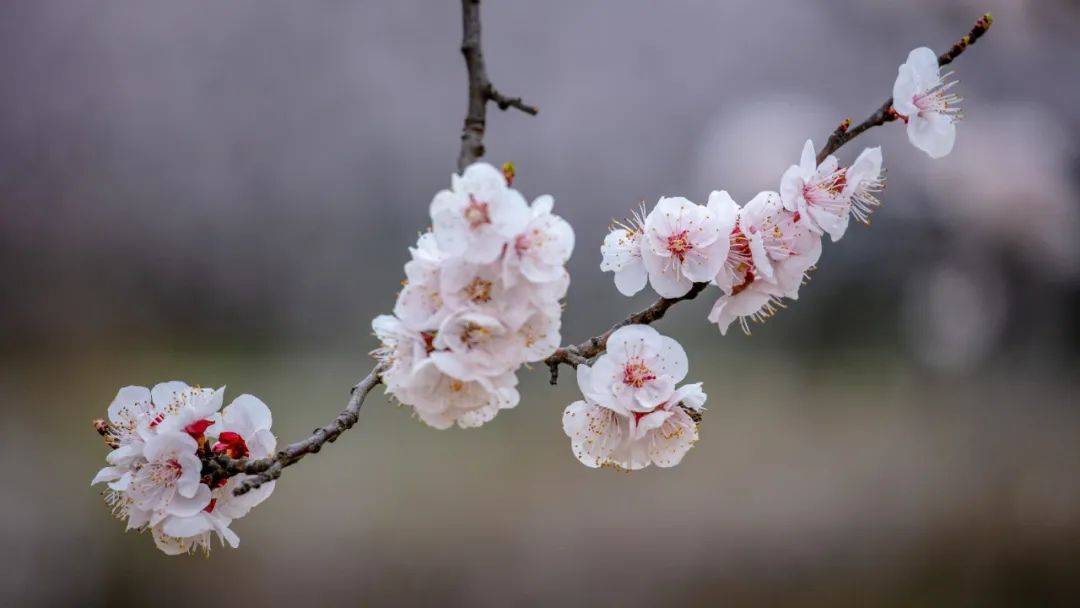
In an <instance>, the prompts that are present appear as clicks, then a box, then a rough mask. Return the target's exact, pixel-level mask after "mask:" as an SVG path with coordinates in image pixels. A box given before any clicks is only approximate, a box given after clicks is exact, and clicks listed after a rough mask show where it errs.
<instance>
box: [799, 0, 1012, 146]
mask: <svg viewBox="0 0 1080 608" xmlns="http://www.w3.org/2000/svg"><path fill="white" fill-rule="evenodd" d="M993 24H994V16H993V15H991V14H990V13H986V14H984V15H983V16H982V17H980V18H979V20H978V21H976V22H975V25H974V26H973V27H972V28H971V31H970V32H968V33H967V35H965V36H964V37H962V38H960V40H957V41H956V44H954V45H952V48H950V49H949V50H948V51H945V52H944V53H942V54H940V55H938V66H946V65H949V64H950V63H952V62H953V61H954V60H955V59H956V58H957V57H959V56H960V54H961V53H963V52H964V51H965V50H967V48H968V47H969V46H971V45H973V44H975V43H976V42H977V41H978V40H979V38H982V36H983V34H985V33H986V32H987V31H988V30H989V29H990V26H991V25H993ZM892 104H893V99H892V97H890V98H888V99H886V100H885V103H883V104H881V107H879V108H878V109H877V110H875V111H874V113H873V114H871V115H870V117H869V118H867V119H866V120H864V121H862V122H860V123H859V124H857V125H855V126H854V127H851V119H850V118H845V119H844V120H843V121H841V122H840V125H839V126H837V127H836V129H835V130H834V131H833V132H832V133H831V134H830V135H829V139H828V140H827V141H826V142H825V147H824V148H822V149H821V151H820V152H818V155H817V162H818V164H819V165H820V164H821V163H822V162H824V160H825V158H826V157H828V156H829V155H830V154H832V153H834V152H836V151H837V150H839V149H840V146H843V145H844V144H846V143H847V142H849V141H851V140H853V139H855V138H856V137H858V136H859V134H861V133H862V132H863V131H866V130H867V129H869V128H871V127H877V126H880V125H883V124H885V123H887V122H892V121H894V120H896V119H898V118H900V115H899V114H897V113H896V112H895V111H894V110H893V107H892Z"/></svg>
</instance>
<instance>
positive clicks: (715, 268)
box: [600, 141, 882, 333]
mask: <svg viewBox="0 0 1080 608" xmlns="http://www.w3.org/2000/svg"><path fill="white" fill-rule="evenodd" d="M881 187H882V168H881V149H880V148H869V149H867V150H864V151H863V153H862V154H860V155H859V157H858V158H857V159H856V160H855V162H854V163H853V164H852V165H851V166H850V167H841V166H840V165H839V162H838V161H837V160H836V158H835V157H833V156H829V157H827V158H826V159H825V161H824V162H822V163H821V164H820V165H819V164H818V163H817V162H816V160H815V153H814V144H813V142H811V141H807V142H806V145H805V146H804V147H803V152H802V157H801V159H800V161H799V164H797V165H792V166H791V167H789V168H788V170H787V171H785V172H784V175H783V177H782V178H781V180H780V192H761V193H759V194H757V195H756V196H754V197H753V198H752V199H751V200H750V201H749V202H747V203H746V205H744V206H742V207H739V205H738V204H737V203H736V202H735V201H734V200H733V199H732V198H731V196H730V195H729V194H728V193H727V192H726V191H723V190H721V191H714V192H713V193H712V194H710V195H709V200H708V203H707V204H706V205H704V206H703V205H698V204H695V203H692V202H690V201H688V200H686V199H685V198H661V199H660V201H659V202H657V204H656V207H654V208H653V210H652V211H650V212H649V213H648V214H644V213H638V214H635V216H634V219H632V220H630V221H628V222H626V223H624V224H619V225H617V226H616V227H615V228H614V229H613V230H612V231H611V232H610V233H609V234H608V235H607V237H606V238H605V239H604V244H603V246H601V248H600V250H601V253H602V254H603V261H602V262H601V264H600V268H601V270H604V271H610V272H614V273H615V285H616V287H617V288H618V289H619V291H620V292H621V293H623V294H624V295H628V296H629V295H633V294H635V293H637V292H638V291H640V290H641V289H642V288H644V287H645V283H646V282H648V283H649V284H651V285H652V287H653V289H654V290H656V292H657V293H658V294H660V295H661V296H663V297H665V298H678V297H681V296H684V295H686V293H687V292H689V291H690V289H691V288H692V287H693V285H694V283H712V284H714V285H716V286H718V287H720V289H721V290H723V295H721V296H720V298H719V299H718V300H717V301H716V304H715V305H714V306H713V309H712V312H710V313H709V321H711V322H713V323H716V324H717V325H718V326H719V327H720V332H721V333H725V332H726V331H727V328H728V327H729V326H730V325H731V323H732V322H733V321H735V320H739V322H740V324H741V325H742V327H743V330H744V331H746V332H747V333H749V325H748V323H747V321H748V320H754V321H762V320H764V319H766V318H768V317H769V316H771V314H772V313H773V312H774V311H775V310H776V308H777V307H779V306H782V299H783V298H790V299H793V300H794V299H797V298H798V297H799V287H800V286H801V285H802V283H803V280H804V279H805V278H806V276H807V273H808V272H809V271H810V269H811V268H813V266H814V264H816V263H817V261H818V258H819V257H820V256H821V235H822V234H828V235H829V236H830V237H831V238H832V240H833V241H836V240H839V239H840V238H841V237H842V236H843V235H844V232H845V231H846V230H847V226H848V222H849V220H850V218H851V217H855V218H856V219H857V220H859V221H862V222H866V223H869V218H870V213H871V212H872V211H873V210H874V208H875V207H877V206H878V205H879V204H880V203H879V201H878V199H877V196H876V195H877V192H879V191H880V190H881Z"/></svg>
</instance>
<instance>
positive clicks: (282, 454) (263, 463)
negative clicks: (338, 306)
mask: <svg viewBox="0 0 1080 608" xmlns="http://www.w3.org/2000/svg"><path fill="white" fill-rule="evenodd" d="M382 371H383V370H382V367H380V366H379V365H376V366H375V368H374V369H372V370H371V373H369V374H368V375H367V376H366V377H365V378H364V379H363V380H361V381H360V382H357V383H356V385H355V386H353V388H352V394H351V396H350V397H349V403H348V404H347V405H346V406H345V409H344V410H342V411H341V413H340V414H338V415H337V417H336V418H334V419H333V420H331V421H330V422H329V423H328V424H327V425H326V426H322V427H319V428H317V429H315V430H314V431H313V432H312V433H311V436H309V437H307V438H306V439H304V440H303V441H298V442H296V443H293V444H291V445H289V446H287V447H286V448H284V449H282V450H279V451H278V452H277V454H274V455H273V456H271V457H269V458H260V459H257V460H248V459H246V458H239V459H233V458H230V457H228V456H227V455H225V454H211V455H210V456H208V457H207V458H206V459H205V460H204V461H203V470H202V474H203V476H204V477H207V476H209V477H210V484H209V485H210V487H214V486H215V485H216V482H218V481H220V480H222V479H227V478H229V477H232V476H233V475H251V477H249V478H248V479H245V480H244V481H243V482H242V483H241V484H240V485H239V486H238V487H237V488H236V490H235V491H234V492H233V493H234V494H236V495H237V496H240V495H241V494H246V493H247V492H249V491H251V490H253V489H255V488H258V487H259V486H261V485H262V484H264V483H267V482H269V481H273V480H275V479H277V478H278V477H280V476H281V471H282V469H284V468H285V467H287V466H291V465H294V464H296V463H298V462H300V461H301V460H302V459H303V458H304V456H307V455H308V454H316V453H318V452H319V450H321V449H322V447H323V446H324V445H326V444H327V443H333V442H334V441H335V440H337V438H338V436H340V435H341V434H342V433H344V432H345V431H347V430H349V429H351V428H352V427H353V425H354V424H356V421H357V420H358V419H359V417H360V408H361V407H362V406H363V405H364V399H365V398H366V397H367V395H368V393H370V392H371V389H373V388H375V386H376V385H378V384H379V383H380V382H381V381H382V380H381V379H380V378H379V374H381V373H382Z"/></svg>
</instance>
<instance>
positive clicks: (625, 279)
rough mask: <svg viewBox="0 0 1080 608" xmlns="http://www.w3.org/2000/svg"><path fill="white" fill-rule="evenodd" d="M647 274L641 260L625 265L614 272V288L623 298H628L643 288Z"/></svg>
mask: <svg viewBox="0 0 1080 608" xmlns="http://www.w3.org/2000/svg"><path fill="white" fill-rule="evenodd" d="M648 281H649V273H648V271H647V270H645V263H644V262H643V261H642V260H641V258H637V259H636V260H634V261H633V262H631V263H629V264H627V265H625V266H623V267H622V269H620V270H618V271H616V272H615V288H616V289H618V290H619V293H621V294H622V295H624V296H627V297H630V296H632V295H634V294H636V293H637V292H639V291H641V290H642V289H644V288H645V283H647V282H648Z"/></svg>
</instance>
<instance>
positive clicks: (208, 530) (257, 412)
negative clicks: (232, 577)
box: [91, 381, 277, 555]
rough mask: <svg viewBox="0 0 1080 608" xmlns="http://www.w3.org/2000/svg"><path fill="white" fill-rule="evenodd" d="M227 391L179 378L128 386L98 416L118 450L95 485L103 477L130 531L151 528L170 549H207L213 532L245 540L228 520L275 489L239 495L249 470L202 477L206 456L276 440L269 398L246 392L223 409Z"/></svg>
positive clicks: (262, 453)
mask: <svg viewBox="0 0 1080 608" xmlns="http://www.w3.org/2000/svg"><path fill="white" fill-rule="evenodd" d="M224 392H225V389H223V388H222V389H218V390H216V391H215V390H213V389H206V388H195V387H191V386H188V385H187V384H185V383H183V382H176V381H173V382H163V383H161V384H158V385H156V386H154V388H153V389H147V388H145V387H142V386H128V387H125V388H122V389H120V391H119V392H118V393H117V394H116V398H115V399H113V402H112V404H111V405H109V419H108V422H104V421H102V422H101V425H102V431H103V434H104V435H105V438H106V441H107V442H108V443H109V445H110V446H112V447H113V450H112V452H110V453H109V455H108V456H107V457H106V459H105V460H106V462H108V464H109V466H107V467H105V468H103V469H101V470H100V471H99V472H98V474H97V475H96V476H95V477H94V480H93V481H92V482H91V485H94V484H98V483H106V484H107V485H108V490H106V492H105V500H106V502H107V503H108V504H109V505H110V506H111V507H112V509H113V513H114V514H115V515H116V516H117V517H118V518H120V519H125V520H127V528H128V529H129V530H130V529H137V530H147V529H148V530H150V531H151V533H152V535H153V537H154V543H155V544H156V545H157V546H158V548H159V549H161V550H162V551H163V552H165V553H166V554H168V555H178V554H181V553H189V552H192V551H194V550H196V549H202V550H203V551H209V550H210V541H211V535H217V536H218V538H219V539H220V540H221V542H222V544H225V543H228V544H229V546H231V547H236V546H237V545H238V544H239V542H240V539H239V538H238V537H237V536H236V533H234V532H233V531H232V530H230V529H229V525H230V524H231V523H232V521H233V520H234V519H237V518H240V517H243V516H244V515H246V514H247V513H248V511H250V510H251V509H252V508H253V507H254V506H255V505H257V504H259V503H261V502H262V501H264V500H266V499H267V498H268V497H269V496H270V494H271V493H272V492H273V491H274V482H272V481H271V482H269V483H266V484H263V485H262V486H261V487H259V488H257V489H254V490H252V491H250V492H248V493H246V494H243V495H241V496H234V495H233V490H234V489H235V488H236V486H238V485H239V484H240V483H242V482H243V480H244V479H245V478H246V476H243V475H239V476H234V477H231V478H228V479H225V480H221V481H217V482H214V481H213V480H212V479H211V478H210V477H209V476H203V474H202V461H203V458H205V457H207V456H210V455H212V454H213V453H224V454H227V455H229V456H230V457H232V458H247V457H250V458H264V457H267V456H269V455H271V454H273V452H274V449H275V446H276V443H277V440H276V438H275V437H274V435H273V434H272V433H271V432H270V426H271V422H272V419H271V416H270V409H269V408H267V407H266V404H264V403H263V402H262V401H260V400H259V399H258V398H256V397H253V396H251V395H241V396H239V397H237V398H236V399H235V400H233V402H232V403H230V404H229V405H228V406H227V407H226V408H225V409H224V410H221V404H222V398H223V396H224ZM218 410H221V411H220V412H219V411H218Z"/></svg>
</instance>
